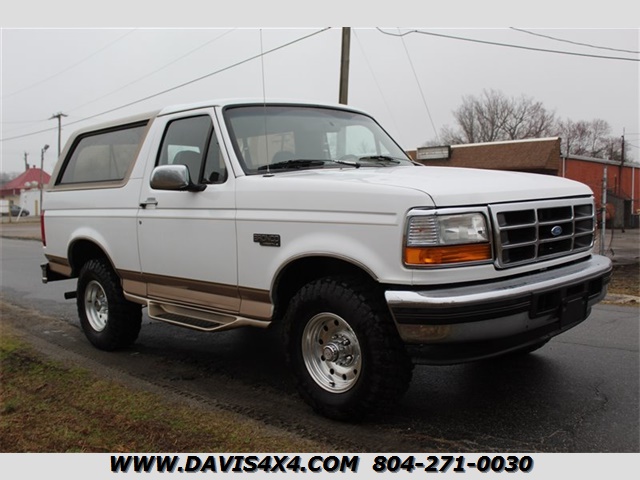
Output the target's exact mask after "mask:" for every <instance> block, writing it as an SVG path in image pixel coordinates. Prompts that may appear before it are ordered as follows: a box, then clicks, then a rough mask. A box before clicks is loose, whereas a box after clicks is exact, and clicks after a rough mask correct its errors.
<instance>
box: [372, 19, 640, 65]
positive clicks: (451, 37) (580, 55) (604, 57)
mask: <svg viewBox="0 0 640 480" xmlns="http://www.w3.org/2000/svg"><path fill="white" fill-rule="evenodd" d="M376 29H377V30H378V31H379V32H380V33H383V34H385V35H391V36H392V37H403V36H405V35H410V34H412V33H419V34H421V35H430V36H433V37H441V38H449V39H452V40H461V41H464V42H472V43H482V44H484V45H494V46H498V47H509V48H518V49H520V50H531V51H534V52H544V53H557V54H561V55H572V56H575V57H589V58H600V59H604V60H624V61H627V62H640V59H637V58H627V57H610V56H606V55H591V54H587V53H575V52H566V51H563V50H550V49H546V48H535V47H526V46H524V45H513V44H510V43H500V42H491V41H488V40H477V39H473V38H466V37H458V36H455V35H445V34H443V33H434V32H425V31H423V30H410V31H408V32H405V33H390V32H385V31H384V30H382V29H381V28H379V27H376Z"/></svg>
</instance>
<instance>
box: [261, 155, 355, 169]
mask: <svg viewBox="0 0 640 480" xmlns="http://www.w3.org/2000/svg"><path fill="white" fill-rule="evenodd" d="M325 163H339V164H340V165H348V166H350V167H355V168H360V164H359V163H358V162H347V161H345V160H317V159H302V158H297V159H293V160H285V161H284V162H276V163H272V164H269V165H261V166H259V167H258V171H263V170H298V169H300V168H315V167H322V166H324V164H325Z"/></svg>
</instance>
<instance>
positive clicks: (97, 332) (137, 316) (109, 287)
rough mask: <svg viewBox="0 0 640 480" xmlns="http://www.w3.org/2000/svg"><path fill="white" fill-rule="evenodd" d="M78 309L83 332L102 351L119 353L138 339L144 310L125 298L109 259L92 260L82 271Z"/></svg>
mask: <svg viewBox="0 0 640 480" xmlns="http://www.w3.org/2000/svg"><path fill="white" fill-rule="evenodd" d="M77 306H78V315H79V317H80V324H81V326H82V330H83V331H84V333H85V335H86V336H87V338H88V339H89V341H90V342H91V343H92V344H93V345H94V346H95V347H97V348H99V349H100V350H108V351H111V350H118V349H121V348H124V347H127V346H129V345H131V344H132V343H133V342H135V341H136V339H137V338H138V334H139V333H140V325H141V323H142V308H141V306H140V305H138V304H136V303H132V302H129V301H128V300H126V299H125V298H124V294H123V292H122V286H121V284H120V279H119V278H118V276H117V275H116V274H115V272H114V271H113V269H112V268H111V265H110V264H109V262H107V260H105V259H102V258H94V259H91V260H89V261H88V262H87V263H85V264H84V266H83V267H82V269H81V270H80V274H79V275H78V287H77Z"/></svg>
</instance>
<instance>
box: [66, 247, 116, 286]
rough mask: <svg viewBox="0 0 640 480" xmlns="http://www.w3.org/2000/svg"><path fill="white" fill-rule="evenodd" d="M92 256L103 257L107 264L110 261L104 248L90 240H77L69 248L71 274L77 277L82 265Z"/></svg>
mask: <svg viewBox="0 0 640 480" xmlns="http://www.w3.org/2000/svg"><path fill="white" fill-rule="evenodd" d="M92 258H104V259H106V260H107V261H108V262H109V264H111V261H110V260H109V257H108V256H107V254H106V253H104V250H102V248H100V247H99V246H98V245H96V244H95V243H93V242H92V241H90V240H78V241H76V242H74V243H73V244H72V245H71V247H70V248H69V263H70V264H71V274H72V275H73V276H74V277H77V276H78V274H79V273H80V269H81V268H82V266H83V265H84V264H85V263H87V262H88V261H89V260H91V259H92Z"/></svg>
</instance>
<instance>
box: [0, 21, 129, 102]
mask: <svg viewBox="0 0 640 480" xmlns="http://www.w3.org/2000/svg"><path fill="white" fill-rule="evenodd" d="M135 31H136V29H133V30H130V31H128V32H127V33H125V34H124V35H122V36H120V37H118V38H116V39H115V40H113V41H112V42H110V43H108V44H106V45H105V46H104V47H102V48H100V49H99V50H96V51H95V52H93V53H92V54H91V55H89V56H88V57H85V58H83V59H82V60H80V61H78V62H76V63H74V64H72V65H69V66H68V67H66V68H64V69H62V70H60V71H59V72H57V73H54V74H53V75H50V76H48V77H46V78H43V79H42V80H39V81H37V82H36V83H32V84H31V85H28V86H26V87H24V88H21V89H20V90H16V91H15V92H12V93H8V94H7V95H3V96H2V98H3V99H5V98H9V97H13V96H15V95H18V94H19V93H22V92H25V91H27V90H30V89H32V88H33V87H37V86H38V85H41V84H43V83H45V82H48V81H49V80H51V79H52V78H55V77H57V76H58V75H62V74H63V73H65V72H68V71H69V70H71V69H73V68H75V67H77V66H78V65H80V64H82V63H84V62H86V61H87V60H89V59H90V58H93V57H95V56H96V55H98V54H99V53H100V52H102V51H104V50H106V49H107V48H109V47H110V46H112V45H114V44H115V43H118V42H119V41H120V40H122V39H123V38H125V37H126V36H128V35H131V34H132V33H133V32H135Z"/></svg>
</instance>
